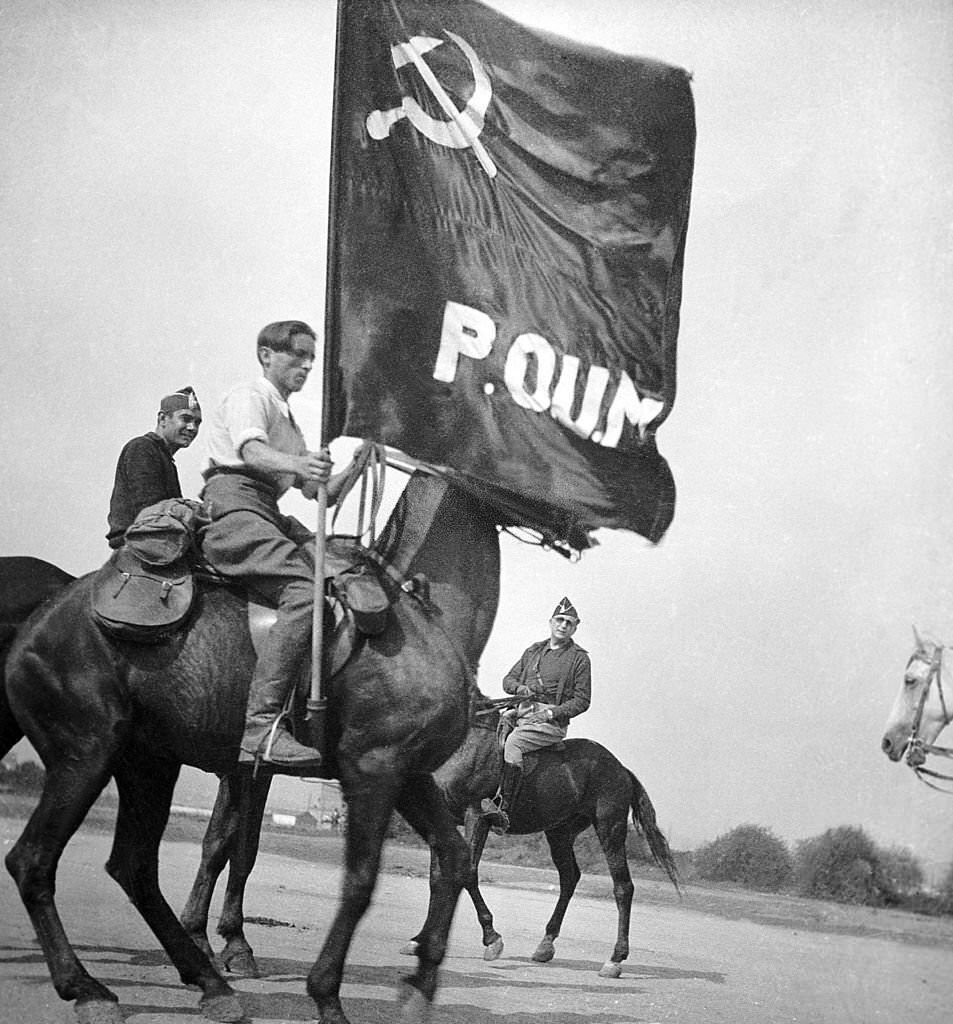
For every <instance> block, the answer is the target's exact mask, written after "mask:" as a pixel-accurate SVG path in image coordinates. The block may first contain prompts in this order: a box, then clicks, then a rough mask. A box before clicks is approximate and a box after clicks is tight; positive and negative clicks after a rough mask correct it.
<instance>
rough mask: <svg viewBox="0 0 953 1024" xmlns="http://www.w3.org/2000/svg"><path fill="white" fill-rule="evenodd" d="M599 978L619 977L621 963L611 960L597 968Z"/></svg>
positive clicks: (620, 974) (620, 975)
mask: <svg viewBox="0 0 953 1024" xmlns="http://www.w3.org/2000/svg"><path fill="white" fill-rule="evenodd" d="M599 977H600V978H621V977H622V964H614V963H613V962H612V961H611V960H609V961H608V962H607V963H604V964H603V965H602V966H601V967H600V968H599Z"/></svg>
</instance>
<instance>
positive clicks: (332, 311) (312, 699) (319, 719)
mask: <svg viewBox="0 0 953 1024" xmlns="http://www.w3.org/2000/svg"><path fill="white" fill-rule="evenodd" d="M345 3H346V0H338V3H337V12H336V15H335V19H336V22H335V42H334V78H333V81H332V86H331V94H332V99H331V161H330V164H331V166H330V174H329V185H328V242H327V256H326V267H325V293H324V339H323V357H322V374H321V438H320V447H321V448H324V447H325V446H326V445H327V443H328V433H329V428H328V423H329V419H330V413H329V406H330V394H331V384H330V382H331V377H332V363H333V359H332V352H333V351H334V346H333V345H331V344H329V339H330V338H332V337H334V336H335V332H336V331H337V330H338V308H337V303H338V295H339V289H338V285H337V264H336V261H335V259H334V237H335V231H336V228H337V205H338V203H337V181H338V179H339V176H338V174H337V159H338V152H337V150H338V147H337V108H338V80H339V76H340V74H341V66H342V51H343V39H344V5H345ZM317 505H318V509H317V520H318V524H317V529H316V530H315V533H314V566H315V571H314V609H313V612H312V619H311V692H310V694H309V697H308V725H309V732H310V739H311V745H312V746H313V747H315V748H316V749H317V750H318V751H320V753H321V754H322V756H324V755H325V753H326V723H327V707H328V700H327V690H326V687H325V680H324V672H323V659H324V555H325V548H326V541H325V527H326V519H327V511H328V486H327V484H326V483H322V484H320V485H319V486H318V493H317Z"/></svg>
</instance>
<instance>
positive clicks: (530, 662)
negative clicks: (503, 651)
mask: <svg viewBox="0 0 953 1024" xmlns="http://www.w3.org/2000/svg"><path fill="white" fill-rule="evenodd" d="M520 686H528V687H529V688H530V691H531V692H532V695H533V696H532V699H533V700H538V701H541V702H542V703H544V704H549V705H550V706H551V707H552V709H553V721H554V722H556V723H557V724H558V725H562V726H565V725H566V724H567V723H568V722H569V719H570V718H575V717H576V715H581V714H582V713H583V711H585V710H586V709H587V708H588V707H589V700H590V697H591V691H592V669H591V666H590V664H589V652H588V651H585V650H583V648H582V647H580V646H579V644H577V643H576V642H575V641H574V640H570V641H569V643H568V644H566V645H565V646H563V647H561V648H559V649H558V650H555V651H552V650H550V649H549V640H540V641H539V643H535V644H530V646H529V647H527V648H526V650H525V651H524V652H523V656H522V657H521V658H520V660H519V661H518V662H517V663H516V664H515V665H514V666H513V667H512V668H511V669H510V670H509V672H507V674H506V676H505V677H504V678H503V689H504V691H505V692H506V693H516V691H517V689H518V688H519V687H520Z"/></svg>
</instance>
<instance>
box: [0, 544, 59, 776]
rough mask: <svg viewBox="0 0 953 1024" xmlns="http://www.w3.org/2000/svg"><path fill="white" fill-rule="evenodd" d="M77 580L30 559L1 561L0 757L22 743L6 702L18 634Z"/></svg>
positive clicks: (12, 558)
mask: <svg viewBox="0 0 953 1024" xmlns="http://www.w3.org/2000/svg"><path fill="white" fill-rule="evenodd" d="M74 579H75V577H74V576H71V575H70V574H69V573H68V572H66V571H65V570H63V569H60V568H58V567H57V566H55V565H52V564H51V563H50V562H44V561H43V560H42V559H39V558H31V557H29V556H18V555H14V556H10V557H5V558H0V757H6V755H7V754H8V753H9V752H10V751H11V750H12V749H13V747H14V746H15V745H16V744H17V743H19V742H20V740H22V739H23V730H22V729H21V728H20V724H19V722H17V720H16V719H15V718H14V717H13V711H12V710H11V708H10V702H9V700H8V698H7V685H6V682H7V679H6V676H7V671H6V666H7V655H8V654H9V653H10V648H11V647H12V646H13V641H14V640H15V639H16V635H17V630H18V629H19V627H20V626H22V625H23V623H24V622H26V620H27V619H28V618H29V617H30V615H32V614H33V612H34V611H36V609H37V608H39V607H40V605H41V604H43V603H44V602H45V601H46V600H47V599H48V598H50V597H52V596H53V595H54V594H56V593H58V592H59V591H60V590H62V589H63V587H65V586H66V584H67V583H71V582H72V581H73V580H74Z"/></svg>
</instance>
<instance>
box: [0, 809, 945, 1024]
mask: <svg viewBox="0 0 953 1024" xmlns="http://www.w3.org/2000/svg"><path fill="white" fill-rule="evenodd" d="M18 833H19V823H17V822H14V821H10V820H4V819H0V843H2V847H0V852H2V851H5V850H6V849H9V846H10V843H11V842H12V841H13V840H14V839H15V838H16V835H17V834H18ZM108 849H109V839H108V837H106V836H104V835H99V834H95V833H86V832H81V833H79V834H78V835H77V836H76V837H75V839H74V840H73V842H72V843H71V844H70V846H69V847H68V848H67V851H66V853H65V854H64V858H63V861H62V864H61V867H60V872H59V888H58V901H59V906H60V911H61V914H62V916H63V919H64V923H65V925H66V928H67V931H68V932H69V934H70V936H71V938H72V940H73V942H74V945H75V946H76V948H77V950H78V952H79V955H80V956H81V957H82V958H83V960H84V961H85V963H86V965H87V967H88V968H89V969H90V971H91V972H92V973H94V974H95V975H96V976H98V977H99V978H100V979H102V980H103V981H104V982H105V983H106V984H107V985H109V986H110V988H112V989H113V991H115V992H116V993H117V994H118V995H119V998H120V1000H121V1006H122V1009H123V1012H124V1014H125V1015H126V1020H127V1022H128V1024H197V1022H198V1021H200V1020H201V1019H202V1018H201V1016H200V1015H199V1014H198V1011H197V1002H198V996H197V993H195V992H193V991H189V990H187V989H185V988H184V987H183V986H182V985H181V984H180V982H179V979H178V976H177V974H176V972H175V971H174V970H173V969H172V968H171V967H170V966H169V965H168V963H167V961H166V959H165V957H164V955H163V954H162V953H161V952H160V951H159V950H158V948H157V944H156V943H155V941H154V939H153V937H152V935H151V933H150V932H149V931H148V930H147V929H146V927H145V925H144V924H143V923H142V921H141V919H140V918H139V917H138V915H137V914H136V913H135V911H134V910H133V909H132V907H131V906H130V905H129V904H128V902H126V900H125V897H124V896H123V894H122V892H121V891H120V890H119V888H118V886H116V884H115V883H114V882H112V881H111V880H110V879H109V878H108V877H107V876H106V874H105V872H104V871H103V869H102V865H103V864H104V862H105V860H106V857H107V855H108ZM198 855H199V851H198V848H197V846H195V845H194V844H192V843H166V844H163V853H162V863H161V876H162V882H163V887H164V889H165V892H166V894H167V896H168V897H169V900H170V902H171V903H172V905H173V906H175V907H180V906H182V904H183V902H184V900H185V897H186V894H187V891H188V888H189V884H190V882H191V878H192V875H193V873H194V870H195V866H196V864H197V862H198ZM492 874H493V869H492V868H489V869H488V871H487V875H489V876H490V877H492ZM339 882H340V872H339V870H338V868H337V867H335V866H328V865H322V864H308V863H303V862H301V861H296V860H293V859H289V858H284V857H280V856H277V855H273V854H263V855H262V857H261V858H260V860H259V865H258V868H257V869H256V872H255V874H254V875H253V878H252V882H251V884H250V887H249V894H248V900H247V904H246V914H247V915H248V916H249V917H251V918H258V919H259V923H251V924H249V926H248V935H249V938H250V940H251V942H252V944H253V945H254V947H255V949H256V952H257V953H258V955H259V959H260V963H261V966H262V969H263V972H264V975H265V976H264V977H263V978H262V979H260V980H242V979H239V980H237V981H236V982H235V987H236V988H237V990H238V991H239V993H240V998H241V1000H242V1004H243V1006H244V1009H245V1012H246V1015H247V1017H248V1019H249V1020H250V1021H255V1022H268V1024H296V1022H300V1021H307V1020H309V1019H311V1017H312V1013H313V1003H312V1002H311V1001H310V999H309V998H308V997H307V995H306V993H305V988H304V980H305V976H306V974H307V971H308V969H309V968H310V966H311V963H312V962H313V961H314V959H315V957H316V956H317V953H318V950H319V948H320V946H321V942H322V940H323V937H324V929H325V927H326V922H328V921H329V920H330V916H331V913H332V912H333V908H334V905H335V902H336V895H337V892H338V887H339ZM485 894H486V896H487V900H488V902H489V903H490V905H491V907H493V908H494V912H495V914H496V923H497V927H498V928H499V930H500V931H501V932H502V933H503V935H504V938H505V940H506V949H505V951H504V954H503V957H502V958H501V959H500V960H498V961H496V962H495V963H485V962H484V961H483V959H482V949H481V947H480V944H479V934H478V931H477V929H476V926H475V923H474V921H473V918H472V912H471V910H470V907H469V904H468V903H464V902H461V905H460V910H459V912H458V914H457V918H456V920H455V923H454V928H453V932H452V934H451V945H450V952H449V956H448V958H447V960H446V961H445V964H444V969H443V971H442V975H441V977H442V984H441V988H440V991H439V993H438V1000H437V1004H436V1008H435V1011H434V1014H433V1022H434V1024H493V1022H495V1021H500V1022H501V1024H502V1022H503V1021H504V1020H505V1021H506V1024H544V1022H545V1024H652V1022H662V1021H665V1022H669V1021H672V1022H678V1024H780V1022H798V1024H874V1022H881V1021H882V1022H884V1024H895V1022H898V1021H903V1020H909V1019H913V1018H916V1019H918V1020H944V1019H948V1016H947V1015H948V1014H949V1012H950V1010H951V1007H953V948H949V947H939V946H932V947H931V946H926V945H917V944H911V943H900V942H895V941H891V940H889V939H884V938H862V937H857V936H845V935H834V934H825V933H818V932H813V931H795V930H793V929H790V928H783V927H775V926H771V925H763V924H754V923H752V922H748V921H730V920H725V919H724V918H721V917H716V916H712V915H708V914H704V913H699V912H696V911H692V910H687V909H685V908H684V906H679V905H677V904H675V903H673V904H672V905H671V906H658V905H652V906H644V905H643V906H640V907H637V908H636V911H635V913H634V915H633V927H632V952H631V956H630V958H629V960H628V962H627V963H626V965H625V968H624V971H623V975H622V977H621V978H620V979H618V980H615V981H612V980H603V979H600V978H599V977H598V976H597V973H596V972H597V971H598V968H599V966H600V964H601V962H602V960H603V959H605V958H606V956H607V955H608V953H609V950H610V948H611V945H612V941H613V937H614V930H615V909H614V906H613V904H612V903H611V901H607V900H604V899H597V898H592V897H588V898H587V897H581V898H580V897H577V899H576V900H575V901H574V902H573V905H572V906H571V908H570V911H569V914H568V916H567V920H566V925H565V928H564V937H563V938H561V939H560V940H559V942H558V943H557V958H556V960H555V961H553V962H552V963H550V964H545V965H538V964H533V963H532V962H531V961H530V959H529V957H530V954H531V953H532V951H533V949H534V948H535V946H536V943H537V942H538V940H539V938H540V936H541V934H542V929H543V925H544V923H545V921H546V919H547V918H548V916H549V913H550V910H551V907H552V903H553V900H554V895H553V893H552V892H549V891H546V890H545V889H543V888H539V887H537V888H536V889H514V888H511V887H509V886H507V887H502V886H497V885H493V884H489V885H487V886H486V890H485ZM426 897H427V891H426V880H425V879H423V878H420V877H409V876H408V875H405V874H400V873H388V874H384V875H382V876H381V879H380V882H379V885H378V890H377V893H376V896H375V900H374V904H373V906H372V909H371V911H370V912H369V914H368V915H367V917H366V918H365V921H364V923H363V924H362V926H361V928H360V930H359V931H358V934H357V937H356V939H355V942H354V945H353V946H352V949H351V955H350V958H349V961H348V968H347V972H346V975H345V983H344V987H343V998H344V1003H345V1009H346V1012H347V1013H348V1015H349V1016H350V1018H351V1020H352V1022H353V1024H385V1022H389V1021H391V1020H392V1019H393V998H394V989H395V985H396V983H397V981H398V979H399V978H400V976H401V975H402V974H403V973H405V972H406V970H407V967H408V964H409V962H410V961H408V959H407V958H406V957H403V956H401V955H400V953H399V949H400V946H401V945H402V944H403V942H404V941H405V940H406V939H407V938H408V937H409V936H410V935H412V934H413V933H414V932H415V931H416V929H417V927H418V925H419V923H420V922H421V920H422V915H423V908H424V906H425V902H426ZM636 898H638V893H637V894H636ZM71 1019H72V1015H71V1011H70V1009H69V1007H68V1004H65V1003H63V1002H61V1001H60V1000H59V999H58V997H57V996H56V994H55V993H54V991H53V988H52V985H51V984H50V982H49V976H48V974H47V971H46V965H45V963H44V961H43V959H42V956H41V955H40V953H39V950H38V947H37V945H36V942H35V939H34V936H33V932H32V929H31V926H30V923H29V920H28V919H27V917H26V914H25V913H24V911H23V909H22V906H21V904H20V902H19V898H18V896H17V894H16V892H15V890H14V887H13V884H12V881H11V880H10V879H9V877H8V876H7V875H6V873H5V872H4V873H2V874H0V1022H2V1024H64V1022H68V1021H70V1020H71Z"/></svg>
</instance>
